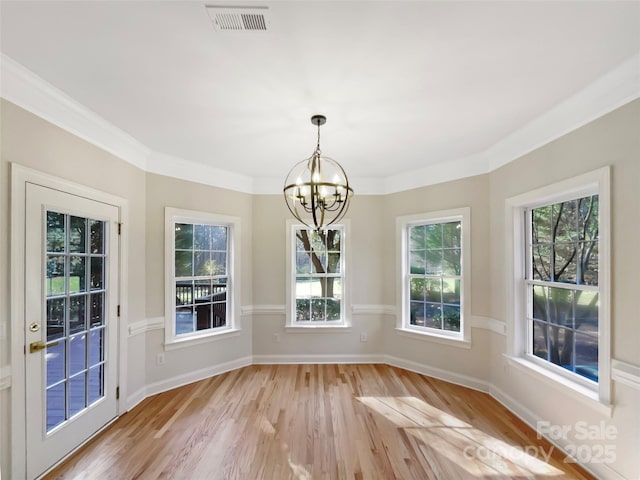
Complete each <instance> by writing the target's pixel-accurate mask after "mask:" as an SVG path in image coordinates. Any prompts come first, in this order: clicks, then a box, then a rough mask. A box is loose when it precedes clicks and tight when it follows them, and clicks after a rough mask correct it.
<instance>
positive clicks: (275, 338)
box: [273, 333, 280, 343]
mask: <svg viewBox="0 0 640 480" xmlns="http://www.w3.org/2000/svg"><path fill="white" fill-rule="evenodd" d="M273 343H280V334H279V333H274V334H273Z"/></svg>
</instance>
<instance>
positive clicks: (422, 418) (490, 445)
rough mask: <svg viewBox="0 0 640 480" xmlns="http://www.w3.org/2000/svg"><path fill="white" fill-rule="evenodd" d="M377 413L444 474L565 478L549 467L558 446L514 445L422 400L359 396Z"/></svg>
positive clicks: (562, 473) (361, 400)
mask: <svg viewBox="0 0 640 480" xmlns="http://www.w3.org/2000/svg"><path fill="white" fill-rule="evenodd" d="M358 400H359V401H360V402H362V403H363V404H364V405H366V406H367V407H368V408H370V409H371V410H373V411H375V412H376V413H378V414H380V415H382V416H384V417H385V418H386V419H387V420H389V421H391V422H392V423H394V424H395V425H396V426H398V427H399V428H401V429H402V430H403V431H404V432H406V433H407V434H408V435H409V436H410V437H411V439H412V443H414V444H415V445H414V446H415V448H416V449H418V450H419V451H421V452H422V454H423V455H424V456H425V459H427V460H428V462H429V463H431V462H432V461H433V460H434V455H435V457H436V458H435V459H436V460H437V461H438V465H439V467H440V468H441V469H442V470H443V471H452V472H460V471H461V470H464V472H465V473H466V475H469V476H472V477H483V476H494V475H496V474H497V475H510V474H514V473H515V472H517V474H518V475H524V476H530V475H543V476H545V477H556V476H565V473H564V472H562V471H561V470H559V469H557V468H555V467H553V466H552V465H549V464H548V461H549V459H550V457H551V453H552V452H553V447H548V448H544V447H542V446H538V445H526V446H520V445H510V444H508V443H506V442H504V441H503V440H500V439H498V438H495V437H492V436H491V435H488V434H486V433H485V432H483V431H481V430H479V429H477V428H474V427H473V426H472V425H470V424H468V423H466V422H464V421H462V420H460V419H459V418H456V417H455V416H453V415H451V414H448V413H446V412H443V411H442V410H440V409H438V408H435V407H434V406H432V405H429V404H428V403H426V402H425V401H424V400H421V399H419V398H416V397H358Z"/></svg>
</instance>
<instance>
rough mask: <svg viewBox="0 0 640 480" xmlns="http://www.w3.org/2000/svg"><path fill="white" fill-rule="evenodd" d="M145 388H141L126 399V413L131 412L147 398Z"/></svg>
mask: <svg viewBox="0 0 640 480" xmlns="http://www.w3.org/2000/svg"><path fill="white" fill-rule="evenodd" d="M148 396H149V395H147V387H142V388H140V389H138V390H137V391H136V392H134V393H132V394H131V395H129V396H128V397H127V412H128V411H129V410H133V408H135V407H136V406H137V405H138V404H139V403H140V402H142V401H143V400H144V399H145V398H147V397H148Z"/></svg>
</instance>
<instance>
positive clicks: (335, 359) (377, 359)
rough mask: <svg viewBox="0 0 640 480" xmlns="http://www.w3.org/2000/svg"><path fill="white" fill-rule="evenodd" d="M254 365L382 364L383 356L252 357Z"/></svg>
mask: <svg viewBox="0 0 640 480" xmlns="http://www.w3.org/2000/svg"><path fill="white" fill-rule="evenodd" d="M253 363H254V364H255V365H274V364H285V365H289V364H295V363H300V364H309V363H322V364H326V363H384V355H254V356H253Z"/></svg>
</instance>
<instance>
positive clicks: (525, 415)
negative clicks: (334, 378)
mask: <svg viewBox="0 0 640 480" xmlns="http://www.w3.org/2000/svg"><path fill="white" fill-rule="evenodd" d="M332 363H337V364H340V363H341V364H354V363H369V364H372V363H383V364H387V365H391V366H393V367H397V368H402V369H405V370H409V371H411V372H416V373H419V374H421V375H427V376H430V377H433V378H438V379H440V380H444V381H446V382H450V383H454V384H456V385H461V386H463V387H468V388H472V389H474V390H478V391H481V392H485V393H489V394H490V395H491V396H492V397H493V398H494V399H495V400H496V401H497V402H499V403H500V404H501V405H503V406H504V407H505V408H507V409H508V410H509V411H511V412H512V413H513V414H514V415H516V416H517V417H518V418H520V419H521V420H522V421H523V422H525V423H526V424H527V425H529V426H530V427H531V428H533V429H534V430H536V429H537V425H538V422H540V421H543V420H544V419H542V418H540V417H539V416H538V415H536V414H535V413H534V412H533V411H531V410H529V409H528V408H526V407H523V406H522V405H521V404H520V403H519V402H517V401H516V400H515V399H514V398H513V397H511V396H509V395H508V394H506V393H505V392H504V391H502V390H501V389H500V388H498V387H496V386H495V385H493V384H491V383H489V382H487V381H484V380H478V379H477V378H474V377H471V376H468V375H463V374H459V373H455V372H451V371H448V370H444V369H440V368H436V367H430V366H427V365H423V364H421V363H418V362H414V361H412V360H406V359H403V358H399V357H395V356H392V355H376V354H364V355H254V356H252V357H251V356H247V357H242V358H239V359H236V360H232V361H230V362H226V363H223V364H219V365H215V366H212V367H207V368H203V369H200V370H196V371H194V372H189V373H187V374H183V375H178V376H176V377H173V378H170V379H166V380H162V381H159V382H155V383H152V384H150V385H147V386H146V387H143V388H141V389H139V390H138V391H136V392H135V393H133V394H132V395H130V396H129V397H128V398H127V405H128V410H131V409H132V408H134V407H135V406H136V405H138V404H139V403H140V402H142V401H143V400H144V399H145V398H147V397H150V396H152V395H156V394H158V393H162V392H165V391H167V390H171V389H174V388H177V387H181V386H183V385H187V384H189V383H193V382H196V381H199V380H203V379H205V378H209V377H213V376H215V375H220V374H222V373H226V372H229V371H232V370H236V369H238V368H242V367H246V366H249V365H268V364H332ZM545 438H546V439H547V440H548V441H549V442H551V443H552V444H553V445H554V446H555V447H556V448H557V449H558V450H560V451H561V452H563V453H566V448H565V445H562V444H561V443H558V442H557V441H555V440H553V439H551V438H547V437H545ZM581 466H582V467H583V468H584V469H585V470H587V471H588V472H589V473H591V474H592V475H594V476H595V477H596V478H599V479H606V480H628V479H625V477H623V476H621V475H620V474H619V473H618V472H616V471H615V470H614V469H613V468H611V467H610V466H609V465H607V464H604V463H602V464H581Z"/></svg>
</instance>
